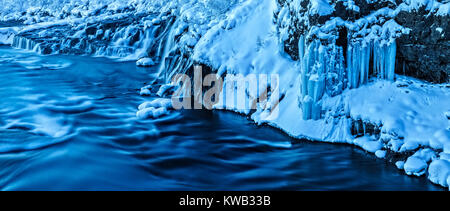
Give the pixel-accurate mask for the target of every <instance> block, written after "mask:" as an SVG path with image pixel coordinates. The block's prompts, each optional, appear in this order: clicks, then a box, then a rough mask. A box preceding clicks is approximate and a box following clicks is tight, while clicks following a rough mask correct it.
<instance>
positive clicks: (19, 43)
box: [11, 35, 42, 53]
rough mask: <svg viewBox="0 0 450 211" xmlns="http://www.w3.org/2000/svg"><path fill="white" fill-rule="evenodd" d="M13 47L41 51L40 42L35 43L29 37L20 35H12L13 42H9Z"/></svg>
mask: <svg viewBox="0 0 450 211" xmlns="http://www.w3.org/2000/svg"><path fill="white" fill-rule="evenodd" d="M11 47H13V48H19V49H25V50H29V51H34V52H36V53H42V49H41V44H40V43H37V42H35V41H33V40H31V39H28V38H25V37H22V36H17V35H16V36H14V39H13V42H12V44H11Z"/></svg>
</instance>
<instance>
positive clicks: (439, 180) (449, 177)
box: [428, 160, 450, 187]
mask: <svg viewBox="0 0 450 211" xmlns="http://www.w3.org/2000/svg"><path fill="white" fill-rule="evenodd" d="M428 179H429V180H430V181H431V182H433V183H435V184H439V185H442V186H444V187H449V184H450V183H449V182H450V161H448V160H435V161H433V162H432V163H431V164H430V167H429V169H428Z"/></svg>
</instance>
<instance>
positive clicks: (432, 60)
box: [395, 8, 450, 83]
mask: <svg viewBox="0 0 450 211" xmlns="http://www.w3.org/2000/svg"><path fill="white" fill-rule="evenodd" d="M427 14H428V12H427V11H425V9H424V8H421V9H420V10H419V11H415V12H411V13H408V12H400V13H399V14H398V15H397V17H395V20H396V21H397V23H399V24H400V25H403V26H405V27H407V28H410V29H411V33H410V34H409V35H403V36H402V37H401V38H400V39H398V41H397V42H398V51H397V68H396V69H397V72H398V73H402V74H405V75H408V76H413V77H416V78H420V79H424V80H427V81H431V82H436V83H445V82H450V78H449V77H450V24H449V23H450V17H449V16H435V15H427Z"/></svg>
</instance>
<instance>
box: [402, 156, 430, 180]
mask: <svg viewBox="0 0 450 211" xmlns="http://www.w3.org/2000/svg"><path fill="white" fill-rule="evenodd" d="M427 167H428V165H427V163H426V162H425V161H423V160H422V159H420V158H418V157H415V156H411V157H409V158H408V160H406V163H405V166H404V169H405V172H406V174H408V175H416V176H422V175H423V174H425V172H426V169H427Z"/></svg>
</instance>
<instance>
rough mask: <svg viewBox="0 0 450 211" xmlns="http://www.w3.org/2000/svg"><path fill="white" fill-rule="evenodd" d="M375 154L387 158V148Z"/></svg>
mask: <svg viewBox="0 0 450 211" xmlns="http://www.w3.org/2000/svg"><path fill="white" fill-rule="evenodd" d="M375 156H377V158H380V159H381V158H385V157H386V151H385V150H377V151H376V152H375Z"/></svg>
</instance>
